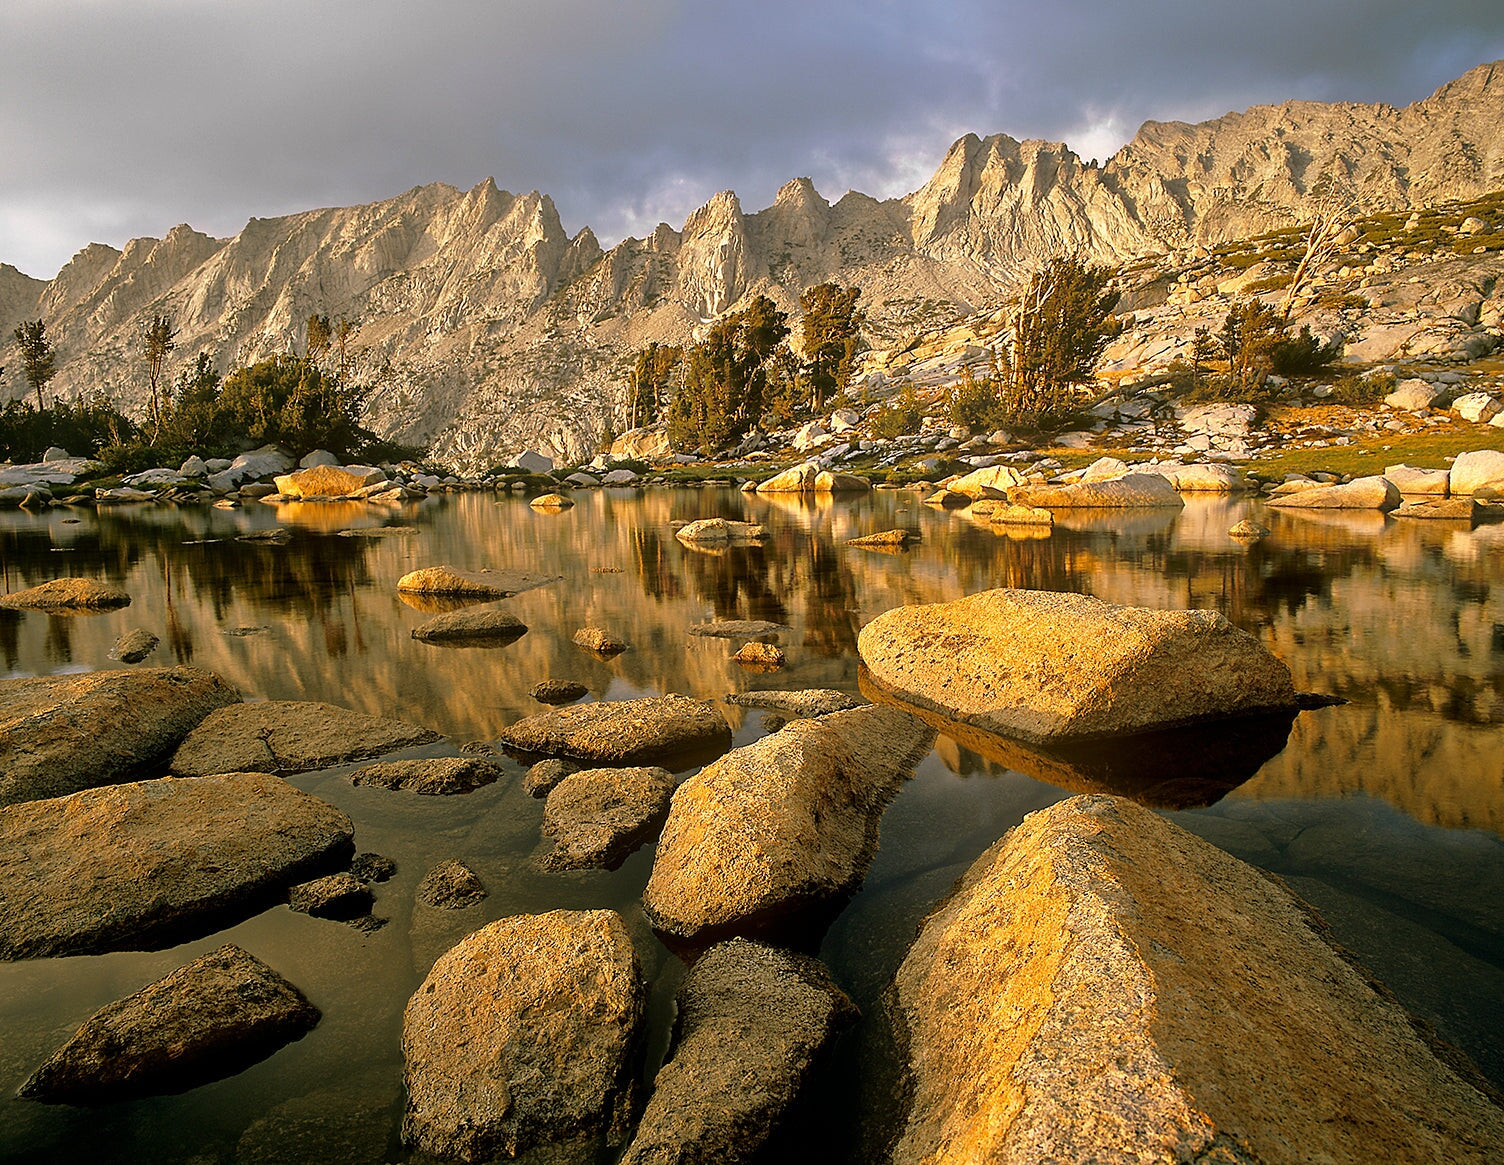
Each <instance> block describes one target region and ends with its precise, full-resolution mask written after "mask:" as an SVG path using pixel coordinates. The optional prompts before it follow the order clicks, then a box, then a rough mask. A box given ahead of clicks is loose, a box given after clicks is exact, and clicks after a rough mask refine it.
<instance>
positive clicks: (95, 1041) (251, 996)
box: [21, 944, 319, 1104]
mask: <svg viewBox="0 0 1504 1165" xmlns="http://www.w3.org/2000/svg"><path fill="white" fill-rule="evenodd" d="M318 1022H319V1009H318V1008H316V1007H314V1006H313V1004H311V1003H309V1002H308V1000H307V999H306V998H304V996H303V993H302V992H301V991H299V990H298V989H297V988H296V987H294V986H293V985H292V984H291V983H289V982H288V981H287V980H286V979H284V978H282V976H281V975H279V974H277V972H275V971H273V970H272V969H271V968H270V967H268V966H267V965H266V964H265V963H263V962H262V961H261V960H260V959H258V958H256V957H255V956H254V955H250V954H247V953H246V952H245V951H243V950H241V949H240V948H239V947H237V946H235V945H233V944H226V945H225V946H222V947H220V948H219V949H218V950H217V951H210V952H209V953H208V954H207V955H201V956H199V957H198V958H196V959H194V960H193V961H192V962H191V963H188V964H187V965H186V966H182V967H179V968H178V969H177V970H176V971H173V972H172V973H171V974H170V975H167V976H166V977H165V978H162V979H158V980H157V981H156V982H155V983H151V984H148V985H147V986H145V987H143V988H141V990H140V991H137V992H136V993H135V994H134V995H129V996H127V997H126V998H124V999H121V1000H118V1001H116V1002H115V1003H111V1004H109V1005H108V1006H106V1007H103V1008H101V1009H100V1010H98V1011H96V1012H95V1013H94V1014H93V1015H91V1016H90V1017H89V1018H88V1019H87V1020H85V1021H84V1024H83V1026H82V1027H80V1028H79V1029H78V1031H77V1032H76V1033H75V1034H74V1036H73V1038H72V1039H70V1040H69V1041H68V1042H67V1043H66V1044H64V1045H63V1046H62V1047H61V1048H59V1049H58V1050H57V1051H56V1052H54V1053H53V1054H52V1055H51V1056H50V1057H49V1058H48V1059H47V1062H46V1063H45V1064H43V1065H42V1066H41V1067H40V1068H38V1069H37V1070H36V1071H35V1072H33V1073H32V1074H31V1077H30V1078H29V1079H28V1080H27V1081H26V1083H25V1084H23V1085H21V1095H22V1096H23V1097H25V1098H27V1099H28V1100H40V1101H43V1102H44V1103H47V1104H104V1103H107V1102H110V1101H116V1100H127V1099H130V1098H132V1097H138V1096H156V1095H159V1094H161V1093H167V1092H184V1091H187V1090H188V1089H190V1088H197V1087H198V1086H199V1085H200V1084H207V1083H208V1082H209V1081H211V1080H221V1079H223V1078H224V1077H226V1076H233V1075H234V1074H235V1073H237V1072H240V1071H242V1070H243V1069H245V1068H248V1067H250V1066H251V1065H252V1064H254V1063H256V1062H257V1061H259V1060H264V1059H266V1057H267V1056H270V1055H271V1054H272V1053H273V1052H275V1051H276V1050H277V1049H278V1048H280V1047H282V1046H283V1045H284V1044H287V1043H291V1042H292V1041H293V1040H297V1039H302V1037H303V1036H304V1035H306V1034H307V1033H308V1032H310V1031H311V1030H313V1027H314V1025H315V1024H317V1023H318Z"/></svg>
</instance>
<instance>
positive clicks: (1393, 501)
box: [1269, 476, 1403, 511]
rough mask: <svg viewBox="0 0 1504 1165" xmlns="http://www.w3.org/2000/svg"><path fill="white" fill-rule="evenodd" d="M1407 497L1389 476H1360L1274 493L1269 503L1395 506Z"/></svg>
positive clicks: (1292, 506)
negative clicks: (1293, 490) (1339, 482)
mask: <svg viewBox="0 0 1504 1165" xmlns="http://www.w3.org/2000/svg"><path fill="white" fill-rule="evenodd" d="M1402 500H1403V499H1402V498H1401V496H1400V491H1399V487H1398V486H1396V485H1395V484H1394V482H1392V481H1390V480H1389V479H1388V478H1387V477H1382V476H1374V477H1360V478H1357V479H1355V480H1353V481H1350V482H1348V483H1347V484H1345V485H1322V486H1316V487H1315V488H1312V489H1302V490H1299V491H1298V492H1295V493H1288V494H1284V495H1281V496H1275V497H1271V498H1270V499H1269V505H1271V506H1278V507H1280V508H1282V509H1302V510H1386V511H1387V510H1392V509H1394V508H1395V507H1396V506H1398V505H1399V504H1400V502H1401V501H1402Z"/></svg>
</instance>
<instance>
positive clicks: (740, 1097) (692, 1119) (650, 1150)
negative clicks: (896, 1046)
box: [621, 938, 856, 1165]
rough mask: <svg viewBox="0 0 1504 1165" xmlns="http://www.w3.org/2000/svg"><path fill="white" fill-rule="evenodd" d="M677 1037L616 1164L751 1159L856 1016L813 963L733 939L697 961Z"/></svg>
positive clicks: (732, 1163)
mask: <svg viewBox="0 0 1504 1165" xmlns="http://www.w3.org/2000/svg"><path fill="white" fill-rule="evenodd" d="M675 1004H676V1018H675V1021H674V1040H673V1047H672V1048H671V1050H670V1053H669V1058H668V1060H667V1062H666V1063H665V1064H664V1065H663V1067H662V1068H661V1069H659V1072H658V1075H657V1076H656V1077H655V1078H654V1080H653V1095H652V1097H651V1098H650V1099H649V1100H648V1105H647V1109H646V1111H645V1112H644V1113H643V1115H642V1120H641V1121H640V1122H639V1123H638V1126H637V1133H636V1135H635V1136H634V1137H633V1138H632V1143H631V1145H630V1146H628V1148H627V1151H626V1153H625V1154H624V1155H623V1156H622V1159H621V1160H622V1165H681V1163H684V1162H690V1161H707V1162H708V1161H715V1162H721V1163H724V1165H737V1163H739V1162H750V1161H753V1160H755V1159H756V1154H757V1151H758V1150H759V1149H760V1148H761V1147H762V1145H763V1143H764V1142H765V1141H766V1140H767V1139H768V1137H769V1136H770V1135H771V1134H772V1133H773V1132H775V1131H776V1130H777V1128H778V1126H779V1123H780V1121H781V1120H782V1118H783V1117H784V1115H785V1114H786V1113H787V1112H788V1110H789V1108H790V1107H791V1106H792V1105H793V1104H794V1102H795V1101H796V1100H797V1099H798V1098H799V1094H800V1092H801V1091H802V1090H803V1088H804V1085H805V1083H806V1082H807V1081H808V1080H809V1078H810V1076H811V1075H812V1074H813V1071H814V1068H815V1065H816V1063H817V1061H818V1060H819V1058H820V1056H821V1053H822V1052H824V1050H825V1049H826V1048H827V1046H828V1045H829V1044H830V1042H831V1040H832V1039H834V1037H835V1035H836V1033H837V1032H838V1031H839V1030H840V1029H841V1027H843V1026H844V1025H845V1024H847V1023H849V1022H850V1021H851V1020H853V1019H855V1018H856V1009H855V1008H854V1007H853V1006H852V1004H851V1001H850V1000H848V999H847V998H846V996H845V995H844V994H843V993H842V992H841V990H840V989H839V988H837V987H836V986H835V984H834V983H832V982H831V980H830V974H829V972H827V971H826V970H825V968H824V967H823V966H822V965H821V964H820V963H819V962H818V961H817V960H815V959H812V958H809V957H807V956H804V955H796V954H792V953H790V952H788V951H781V950H777V949H775V948H773V947H767V946H763V945H762V944H760V943H753V942H748V941H747V940H746V939H740V938H737V939H732V940H731V941H730V942H725V943H721V944H719V945H718V946H714V947H712V948H711V949H710V950H708V951H706V952H705V954H704V955H702V956H701V957H700V958H699V959H697V960H696V961H695V965H694V967H693V968H692V969H691V970H690V972H689V975H688V976H687V977H686V978H685V980H684V983H683V985H682V986H681V987H680V988H679V993H678V995H677V997H676V998H675Z"/></svg>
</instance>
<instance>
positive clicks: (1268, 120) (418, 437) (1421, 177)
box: [0, 64, 1504, 473]
mask: <svg viewBox="0 0 1504 1165" xmlns="http://www.w3.org/2000/svg"><path fill="white" fill-rule="evenodd" d="M1501 121H1504V67H1501V66H1500V65H1499V64H1487V65H1481V66H1479V67H1478V68H1475V69H1473V70H1472V71H1471V72H1469V73H1467V74H1466V75H1464V76H1462V77H1460V78H1458V79H1457V80H1455V81H1452V82H1450V83H1448V84H1446V85H1444V86H1442V87H1441V88H1440V89H1438V90H1437V91H1436V92H1435V93H1434V94H1432V95H1431V96H1429V97H1427V98H1425V99H1423V100H1421V101H1417V102H1415V103H1414V104H1412V105H1409V106H1406V107H1405V108H1403V109H1395V108H1393V107H1391V106H1388V105H1362V104H1355V103H1351V102H1339V103H1331V104H1325V103H1320V102H1310V101H1291V102H1285V103H1282V104H1279V105H1267V106H1258V107H1255V108H1253V109H1248V110H1245V111H1243V112H1241V113H1230V114H1228V115H1226V116H1225V117H1221V118H1217V119H1215V120H1213V121H1207V122H1203V123H1201V124H1199V125H1186V124H1183V123H1180V122H1164V123H1160V122H1149V123H1146V124H1145V125H1144V126H1143V127H1142V128H1141V129H1140V130H1139V132H1138V134H1137V135H1136V136H1135V137H1134V139H1133V140H1132V141H1131V142H1130V143H1129V144H1128V145H1126V146H1124V147H1123V148H1122V149H1121V150H1119V151H1118V152H1117V154H1115V155H1114V156H1113V157H1112V158H1110V159H1108V160H1107V161H1106V162H1105V163H1103V164H1102V165H1097V164H1096V163H1095V161H1086V160H1083V159H1082V158H1080V157H1079V156H1078V155H1077V154H1076V153H1074V152H1073V151H1072V150H1070V149H1069V148H1068V147H1067V146H1065V145H1064V144H1061V143H1059V142H1045V141H1018V140H1016V139H1014V138H1011V137H1009V136H1008V135H1006V134H993V135H991V136H988V137H979V136H977V135H975V134H967V135H965V136H964V137H962V138H960V139H958V140H957V141H956V142H955V143H954V144H953V145H952V146H951V148H950V150H949V152H948V153H947V154H946V155H945V158H944V160H943V161H942V162H941V163H940V166H939V167H938V169H937V170H936V171H935V173H934V174H933V175H932V176H931V177H930V179H929V180H928V181H927V182H926V183H925V184H924V185H923V186H922V187H920V188H919V189H918V190H916V191H914V192H913V193H912V194H909V195H907V196H906V197H904V198H901V199H888V200H882V201H880V200H878V199H874V198H870V197H868V196H867V195H864V194H860V193H857V192H854V191H853V192H848V193H847V194H846V195H844V196H843V197H842V198H841V199H840V200H839V201H837V202H835V203H831V202H828V201H827V200H826V199H825V198H824V197H822V196H821V195H820V193H819V192H818V191H817V190H816V189H815V187H814V186H813V184H812V183H811V182H810V181H809V179H807V178H795V179H793V180H791V181H789V182H788V183H786V184H785V185H784V187H783V188H782V189H781V190H779V192H778V195H777V198H776V199H775V201H774V203H773V205H772V206H770V207H767V208H766V209H763V210H761V211H757V212H756V213H747V212H745V211H744V210H743V208H742V205H741V203H740V201H739V200H738V198H737V196H736V195H735V194H734V193H732V192H730V191H723V192H722V193H720V194H717V195H716V196H715V197H713V198H711V199H710V200H709V201H708V202H707V203H706V204H705V205H704V206H702V207H700V208H699V209H698V210H696V211H694V212H693V213H692V214H691V215H690V216H689V217H688V218H687V219H686V220H685V222H684V223H683V224H682V225H681V226H680V227H679V228H678V229H675V228H674V227H672V226H671V225H669V224H667V223H660V224H658V226H657V227H656V228H655V229H653V230H652V231H651V232H650V233H648V234H647V236H646V237H644V238H628V239H624V240H622V241H621V242H620V243H618V244H617V245H616V246H614V247H612V248H611V249H610V250H609V251H607V250H604V249H603V248H602V247H601V245H600V243H599V242H598V240H597V239H596V237H595V234H594V233H593V232H592V231H591V229H590V228H589V227H582V228H580V229H578V230H576V231H575V232H574V233H573V234H571V233H569V232H568V231H566V230H565V228H564V226H563V224H562V222H561V221H560V219H559V214H558V211H557V209H556V208H555V206H554V204H553V201H552V200H551V199H550V198H549V197H548V196H547V195H546V194H542V193H539V192H538V191H533V192H530V193H522V194H516V193H512V192H510V191H507V190H503V189H499V188H498V187H497V186H496V184H495V183H494V182H493V181H492V180H490V179H487V180H485V181H484V182H481V183H480V184H479V185H477V186H475V187H474V188H472V189H470V190H459V189H456V188H454V187H452V186H447V185H444V184H442V183H435V184H432V185H428V186H419V187H415V188H414V189H412V190H409V191H407V192H405V193H403V194H399V195H397V196H396V197H393V198H389V199H386V200H384V201H381V202H376V203H371V204H368V205H364V206H354V207H344V208H333V209H321V210H310V211H305V212H302V213H299V214H292V215H287V216H284V217H280V218H270V219H262V218H257V219H252V220H251V221H250V222H249V223H248V224H247V225H246V227H245V229H244V230H242V231H241V232H240V233H239V234H238V235H236V236H235V237H234V238H230V239H219V238H211V237H210V236H208V235H205V234H202V233H200V232H198V231H196V230H193V229H192V228H191V227H189V226H186V225H181V226H177V227H174V228H172V229H171V230H169V231H167V232H166V233H165V234H164V235H163V236H162V237H161V238H141V239H136V240H133V241H132V242H130V243H129V244H127V245H126V247H125V248H124V249H123V250H116V249H115V248H113V247H108V246H105V245H103V244H97V243H96V244H91V245H90V246H88V247H86V248H85V249H84V250H82V251H80V252H79V253H78V254H77V255H76V256H74V258H73V260H72V261H71V262H70V263H68V264H67V265H66V266H65V267H64V268H63V269H62V270H61V271H60V272H58V274H57V276H56V277H55V278H54V279H52V280H49V281H47V282H41V281H38V280H34V279H30V278H28V277H27V276H25V275H22V274H21V273H20V272H18V271H15V270H14V269H13V268H0V305H3V310H0V335H7V336H8V335H9V333H10V331H11V329H12V328H13V327H15V325H16V324H18V323H19V322H20V321H21V320H23V319H33V318H37V317H38V316H40V317H43V318H45V319H46V321H47V326H48V333H49V335H52V336H54V337H55V340H56V342H57V344H58V349H59V352H60V353H61V354H62V359H61V363H60V365H59V371H58V375H57V378H56V380H55V381H54V382H53V386H52V387H53V389H54V390H55V391H57V392H58V393H60V394H61V397H62V399H65V400H67V399H72V398H74V397H80V396H82V395H84V394H85V393H87V392H90V391H94V390H98V391H101V392H103V393H104V394H105V395H106V396H107V397H110V398H112V399H116V400H119V401H120V402H122V404H124V405H125V406H127V407H128V408H130V409H131V410H133V411H135V412H137V413H144V411H145V408H146V394H147V388H146V386H145V384H144V383H143V382H142V380H141V378H140V377H139V376H138V375H136V374H135V371H134V369H133V368H131V367H130V366H129V362H127V361H122V360H121V359H120V358H119V355H120V353H121V352H122V351H125V350H127V349H128V348H129V347H130V345H131V344H132V342H133V338H134V337H135V336H136V335H137V334H138V333H139V331H140V329H141V325H142V323H143V322H144V321H145V320H146V319H148V318H149V317H150V316H151V315H152V314H153V313H154V312H160V311H165V312H167V313H169V314H170V315H171V316H172V317H173V319H174V320H175V321H176V323H177V325H178V327H179V329H180V335H179V336H178V341H177V349H176V353H175V355H174V357H173V359H172V360H171V361H169V366H168V367H167V369H166V374H167V376H168V377H169V378H170V377H172V376H175V375H176V373H177V372H178V370H179V368H180V367H185V366H186V365H187V364H190V363H191V362H192V360H193V358H194V356H195V355H196V354H197V353H198V352H201V351H203V352H208V353H209V354H210V356H211V357H212V359H213V360H214V362H215V364H216V366H217V367H219V368H221V369H223V368H227V367H231V366H233V365H235V364H245V363H251V362H254V361H255V360H258V359H264V358H267V357H270V356H273V355H276V354H279V353H284V352H286V351H288V350H289V348H290V347H292V346H293V345H294V344H296V343H298V342H299V341H300V340H301V338H302V337H301V329H302V326H303V320H304V318H305V317H306V315H307V313H308V312H309V311H313V310H320V311H323V312H326V313H328V314H329V315H330V316H331V317H343V318H346V319H351V320H359V321H360V326H359V329H358V331H357V333H356V336H355V337H354V340H355V343H354V345H353V350H354V352H355V367H354V369H353V375H354V377H355V378H356V380H358V381H359V382H361V383H374V384H376V385H377V388H376V389H375V391H374V392H373V393H372V394H371V397H370V399H369V401H368V404H367V406H366V413H365V417H364V419H365V421H366V422H367V423H369V424H370V425H371V426H372V427H374V428H375V430H376V431H377V432H378V433H380V434H381V435H382V436H386V437H392V438H395V439H398V440H401V441H404V442H407V443H412V444H419V445H426V446H430V447H431V448H432V449H433V451H434V453H435V454H436V456H437V457H438V458H439V459H440V460H442V461H444V462H445V463H447V464H450V465H453V466H455V467H457V468H464V469H468V470H474V469H477V468H481V467H483V466H485V465H487V464H495V463H497V462H499V461H501V460H503V459H504V455H506V454H509V453H515V452H517V451H519V450H525V449H533V450H540V451H542V452H543V453H545V454H548V455H550V456H559V457H562V458H564V459H566V460H571V461H576V462H577V461H580V460H584V459H585V458H587V457H588V456H589V455H591V454H592V453H593V452H594V451H595V450H596V449H597V448H598V447H599V443H600V438H601V436H602V435H603V434H604V433H605V432H606V431H607V429H608V428H609V427H610V426H611V424H612V422H613V421H614V419H615V418H614V406H615V403H616V393H617V389H618V385H619V370H618V364H619V361H620V360H621V358H622V357H623V356H625V355H627V354H629V353H630V352H632V351H634V350H636V349H638V348H641V347H642V346H643V345H645V344H646V343H647V342H649V341H654V340H656V341H663V342H669V343H682V342H684V341H685V340H687V339H689V338H690V337H691V334H692V332H693V330H694V329H695V328H696V327H697V326H699V325H700V323H701V321H702V320H705V319H707V318H711V317H714V316H716V315H719V314H720V313H722V312H725V311H727V310H729V309H732V308H734V307H736V306H737V305H738V304H741V303H743V302H744V301H746V300H747V299H748V298H749V297H751V296H754V295H758V294H768V295H770V296H771V297H772V298H773V299H774V300H775V301H776V302H777V303H778V304H779V306H780V307H782V308H785V309H789V308H795V307H796V306H797V301H798V297H799V294H800V292H801V291H803V290H804V289H805V288H807V287H809V286H811V285H813V284H816V283H819V282H822V281H825V280H831V279H833V280H836V281H838V282H841V283H844V284H848V285H849V284H855V285H858V286H861V287H862V288H863V289H864V304H866V305H867V309H868V312H869V316H870V324H869V330H870V331H871V332H872V334H873V336H874V338H875V339H877V340H880V341H886V339H888V338H897V337H899V336H900V335H902V334H904V333H905V332H911V331H912V329H913V328H914V327H915V325H916V324H923V323H926V322H930V321H933V320H934V319H935V318H945V317H953V316H955V315H958V314H959V315H965V314H966V313H968V312H970V311H972V310H974V309H976V308H978V307H981V306H983V305H984V303H985V302H986V301H987V300H988V299H989V298H991V297H995V295H996V293H997V291H998V290H999V288H1000V287H1002V286H1004V285H1006V284H1008V283H1010V282H1011V280H1012V278H1013V276H1014V273H1015V272H1016V271H1017V270H1018V269H1019V268H1020V267H1021V266H1025V265H1027V264H1028V263H1030V262H1031V261H1034V260H1037V259H1040V258H1043V257H1045V256H1047V255H1051V254H1055V253H1057V252H1058V251H1059V250H1060V249H1061V248H1062V246H1068V247H1071V248H1074V249H1077V250H1079V251H1081V252H1082V253H1083V254H1085V255H1086V256H1088V257H1090V258H1093V259H1097V260H1106V261H1121V260H1123V259H1127V258H1129V257H1132V256H1137V255H1143V254H1152V253H1165V252H1175V251H1180V250H1188V249H1190V248H1193V247H1196V246H1208V245H1211V244H1215V243H1219V242H1222V241H1225V240H1230V239H1239V238H1245V237H1248V236H1251V235H1257V234H1260V233H1262V232H1265V231H1269V230H1272V229H1275V228H1279V227H1285V226H1289V225H1292V224H1293V223H1295V222H1296V221H1298V220H1299V219H1300V218H1302V217H1303V216H1304V213H1305V211H1306V206H1307V201H1308V191H1309V190H1310V189H1311V188H1312V187H1313V186H1315V185H1317V184H1318V181H1319V179H1320V178H1321V177H1322V176H1324V175H1327V174H1340V175H1343V176H1344V177H1350V178H1351V180H1352V182H1353V184H1354V185H1355V186H1357V187H1358V188H1359V189H1360V190H1362V191H1363V194H1364V197H1365V199H1366V200H1367V201H1368V202H1369V203H1371V204H1372V209H1375V210H1389V211H1402V210H1410V209H1412V208H1418V207H1422V206H1426V205H1428V204H1431V203H1436V202H1440V201H1445V200H1447V199H1461V198H1472V197H1477V196H1479V195H1481V194H1485V193H1487V192H1489V191H1490V190H1492V189H1494V188H1495V187H1496V186H1497V185H1498V163H1497V158H1498V156H1499V137H1498V133H1499V130H1498V127H1499V125H1500V124H1501ZM1403 323H1404V321H1401V325H1403ZM1414 330H1415V329H1414V328H1411V331H1414ZM4 364H5V365H6V373H5V380H4V388H5V389H6V395H7V396H8V397H12V398H14V397H19V396H22V395H23V394H24V393H25V391H26V390H25V385H24V382H23V380H22V374H21V370H20V361H19V360H5V361H4ZM378 373H379V374H380V375H379V377H378V375H377V374H378ZM288 468H290V467H287V466H284V467H282V468H281V469H279V470H278V471H277V472H279V473H285V472H286V471H287V469H288Z"/></svg>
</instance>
